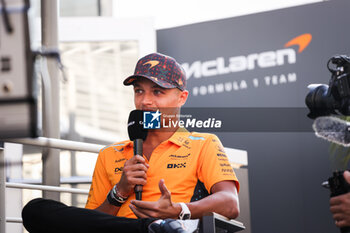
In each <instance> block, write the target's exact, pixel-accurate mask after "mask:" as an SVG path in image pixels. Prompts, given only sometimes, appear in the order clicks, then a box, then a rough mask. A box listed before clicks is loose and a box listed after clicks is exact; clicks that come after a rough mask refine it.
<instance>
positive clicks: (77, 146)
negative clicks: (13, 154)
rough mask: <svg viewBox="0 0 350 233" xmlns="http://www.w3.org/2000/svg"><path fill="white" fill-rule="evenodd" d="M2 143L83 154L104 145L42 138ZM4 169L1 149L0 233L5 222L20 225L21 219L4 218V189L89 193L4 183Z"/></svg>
mask: <svg viewBox="0 0 350 233" xmlns="http://www.w3.org/2000/svg"><path fill="white" fill-rule="evenodd" d="M4 141H5V142H11V143H19V144H25V145H31V146H40V147H48V148H55V149H61V150H71V151H84V152H92V153H98V152H99V151H100V150H101V149H102V148H103V147H104V145H99V144H92V143H85V142H75V141H69V140H62V139H53V138H44V137H39V138H20V139H6V140H4ZM5 169H6V167H5V158H4V152H3V149H2V148H0V206H1V208H0V232H5V225H6V222H9V223H22V218H16V217H6V212H5V203H6V200H5V199H6V196H5V192H6V188H18V189H35V190H43V191H53V192H66V193H74V194H85V195H87V194H88V193H89V191H88V190H85V189H77V188H64V187H57V186H48V185H36V184H23V183H13V182H6V176H5V174H6V171H5ZM4 219H6V221H3V220H4Z"/></svg>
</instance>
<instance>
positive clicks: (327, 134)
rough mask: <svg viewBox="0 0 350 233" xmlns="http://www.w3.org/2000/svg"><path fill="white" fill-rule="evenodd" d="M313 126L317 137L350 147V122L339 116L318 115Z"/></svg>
mask: <svg viewBox="0 0 350 233" xmlns="http://www.w3.org/2000/svg"><path fill="white" fill-rule="evenodd" d="M312 128H313V129H314V131H315V134H316V136H317V137H320V138H323V139H325V140H327V141H330V142H334V143H336V144H338V145H342V146H345V147H350V123H349V122H347V121H344V120H341V119H339V118H337V117H329V116H325V117H318V118H316V120H315V121H314V123H313V125H312Z"/></svg>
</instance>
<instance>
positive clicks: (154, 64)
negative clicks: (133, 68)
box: [143, 60, 159, 69]
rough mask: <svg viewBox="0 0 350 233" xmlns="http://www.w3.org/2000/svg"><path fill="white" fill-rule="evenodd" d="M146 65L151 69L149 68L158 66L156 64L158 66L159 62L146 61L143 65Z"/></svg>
mask: <svg viewBox="0 0 350 233" xmlns="http://www.w3.org/2000/svg"><path fill="white" fill-rule="evenodd" d="M147 64H150V65H151V66H150V67H149V69H151V68H153V67H155V66H156V65H158V64H159V61H155V60H152V61H148V62H145V63H143V65H144V66H145V65H147Z"/></svg>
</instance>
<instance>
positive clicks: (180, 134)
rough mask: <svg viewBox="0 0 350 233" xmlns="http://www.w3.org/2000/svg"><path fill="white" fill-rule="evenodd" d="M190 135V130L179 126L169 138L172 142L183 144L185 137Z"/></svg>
mask: <svg viewBox="0 0 350 233" xmlns="http://www.w3.org/2000/svg"><path fill="white" fill-rule="evenodd" d="M189 135H190V132H188V130H187V129H185V128H178V129H177V130H176V132H175V133H174V134H173V135H172V136H171V137H170V138H169V142H172V143H174V144H176V145H178V146H182V143H183V142H184V139H185V138H187V137H188V136H189Z"/></svg>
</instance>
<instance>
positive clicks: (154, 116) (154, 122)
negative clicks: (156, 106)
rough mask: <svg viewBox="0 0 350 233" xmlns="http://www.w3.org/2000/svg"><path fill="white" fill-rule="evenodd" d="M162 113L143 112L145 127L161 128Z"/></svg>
mask: <svg viewBox="0 0 350 233" xmlns="http://www.w3.org/2000/svg"><path fill="white" fill-rule="evenodd" d="M161 115H162V113H160V112H159V110H157V111H156V112H150V111H145V112H143V128H144V129H160V116H161Z"/></svg>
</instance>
